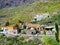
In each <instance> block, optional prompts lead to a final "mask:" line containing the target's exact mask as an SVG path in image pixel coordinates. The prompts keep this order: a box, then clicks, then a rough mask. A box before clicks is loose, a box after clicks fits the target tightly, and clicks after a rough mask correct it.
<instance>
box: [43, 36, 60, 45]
mask: <svg viewBox="0 0 60 45" xmlns="http://www.w3.org/2000/svg"><path fill="white" fill-rule="evenodd" d="M42 42H43V45H60V44H59V43H58V42H57V41H56V40H55V38H51V37H49V36H46V35H45V36H43V41H42Z"/></svg>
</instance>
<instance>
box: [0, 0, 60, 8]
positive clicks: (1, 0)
mask: <svg viewBox="0 0 60 45" xmlns="http://www.w3.org/2000/svg"><path fill="white" fill-rule="evenodd" d="M35 1H40V2H48V1H49V2H50V1H60V0H0V8H5V7H14V6H21V5H26V4H31V3H33V2H35Z"/></svg>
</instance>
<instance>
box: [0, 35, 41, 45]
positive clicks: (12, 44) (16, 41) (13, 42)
mask: <svg viewBox="0 0 60 45" xmlns="http://www.w3.org/2000/svg"><path fill="white" fill-rule="evenodd" d="M40 42H41V41H40V40H39V39H37V38H36V39H34V40H28V41H26V40H25V38H24V37H19V36H15V37H11V36H10V37H6V36H4V35H0V45H38V44H39V43H40Z"/></svg>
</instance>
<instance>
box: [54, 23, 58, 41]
mask: <svg viewBox="0 0 60 45" xmlns="http://www.w3.org/2000/svg"><path fill="white" fill-rule="evenodd" d="M55 28H56V33H55V36H56V40H57V42H59V27H58V24H57V22H55Z"/></svg>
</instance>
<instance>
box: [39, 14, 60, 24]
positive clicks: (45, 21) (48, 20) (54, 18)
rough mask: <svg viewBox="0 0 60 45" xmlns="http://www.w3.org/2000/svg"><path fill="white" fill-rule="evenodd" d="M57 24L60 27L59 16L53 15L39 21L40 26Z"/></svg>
mask: <svg viewBox="0 0 60 45" xmlns="http://www.w3.org/2000/svg"><path fill="white" fill-rule="evenodd" d="M55 22H57V23H58V24H59V25H60V14H59V13H58V14H55V15H52V16H50V17H47V18H45V19H42V20H41V21H40V23H41V24H46V25H54V23H55Z"/></svg>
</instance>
